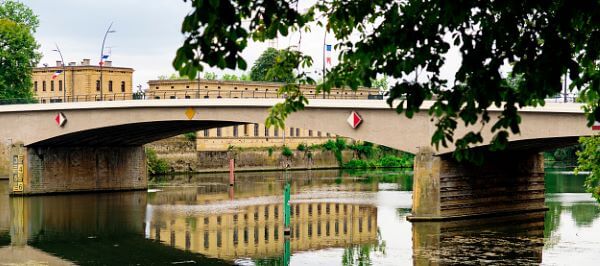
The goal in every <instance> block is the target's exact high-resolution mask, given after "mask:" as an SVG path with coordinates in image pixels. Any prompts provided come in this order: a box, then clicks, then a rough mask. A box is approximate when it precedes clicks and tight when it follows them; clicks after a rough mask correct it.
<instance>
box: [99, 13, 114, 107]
mask: <svg viewBox="0 0 600 266" xmlns="http://www.w3.org/2000/svg"><path fill="white" fill-rule="evenodd" d="M112 25H113V23H112V22H111V23H110V25H109V26H108V29H106V32H105V33H104V39H102V49H101V50H100V101H103V100H104V94H103V91H102V74H103V71H102V66H103V65H104V44H105V43H106V37H107V36H108V34H109V33H115V32H116V31H114V30H111V28H112Z"/></svg>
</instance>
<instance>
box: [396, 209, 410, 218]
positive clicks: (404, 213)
mask: <svg viewBox="0 0 600 266" xmlns="http://www.w3.org/2000/svg"><path fill="white" fill-rule="evenodd" d="M410 211H411V209H409V208H398V209H396V214H398V217H400V218H405V217H406V216H407V215H409V214H410Z"/></svg>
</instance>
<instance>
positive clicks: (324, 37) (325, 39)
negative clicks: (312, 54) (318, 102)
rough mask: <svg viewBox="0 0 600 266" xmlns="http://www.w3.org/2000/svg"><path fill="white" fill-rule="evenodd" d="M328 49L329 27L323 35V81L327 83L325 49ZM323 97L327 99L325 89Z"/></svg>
mask: <svg viewBox="0 0 600 266" xmlns="http://www.w3.org/2000/svg"><path fill="white" fill-rule="evenodd" d="M326 49H327V28H325V36H323V83H325V50H326ZM321 93H323V99H325V91H322V92H321Z"/></svg>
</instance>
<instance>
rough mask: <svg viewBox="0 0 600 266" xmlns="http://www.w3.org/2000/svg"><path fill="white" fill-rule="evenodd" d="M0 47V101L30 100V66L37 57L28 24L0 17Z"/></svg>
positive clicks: (35, 62)
mask: <svg viewBox="0 0 600 266" xmlns="http://www.w3.org/2000/svg"><path fill="white" fill-rule="evenodd" d="M0 48H1V49H0V100H4V101H3V102H6V101H10V103H27V102H31V101H32V100H33V92H32V91H31V88H32V87H33V86H32V81H31V75H32V69H33V66H35V65H36V64H37V62H38V60H39V58H40V57H39V54H38V53H37V52H36V49H37V48H38V44H37V43H36V42H35V39H34V38H33V36H32V35H31V31H30V29H29V27H28V26H26V25H23V24H18V23H16V22H14V21H12V20H8V19H5V18H0Z"/></svg>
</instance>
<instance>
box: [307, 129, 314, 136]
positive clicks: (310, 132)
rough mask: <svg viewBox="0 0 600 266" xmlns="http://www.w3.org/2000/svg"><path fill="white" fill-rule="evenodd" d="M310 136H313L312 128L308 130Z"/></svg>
mask: <svg viewBox="0 0 600 266" xmlns="http://www.w3.org/2000/svg"><path fill="white" fill-rule="evenodd" d="M308 136H309V137H312V136H313V132H312V129H309V130H308Z"/></svg>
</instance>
